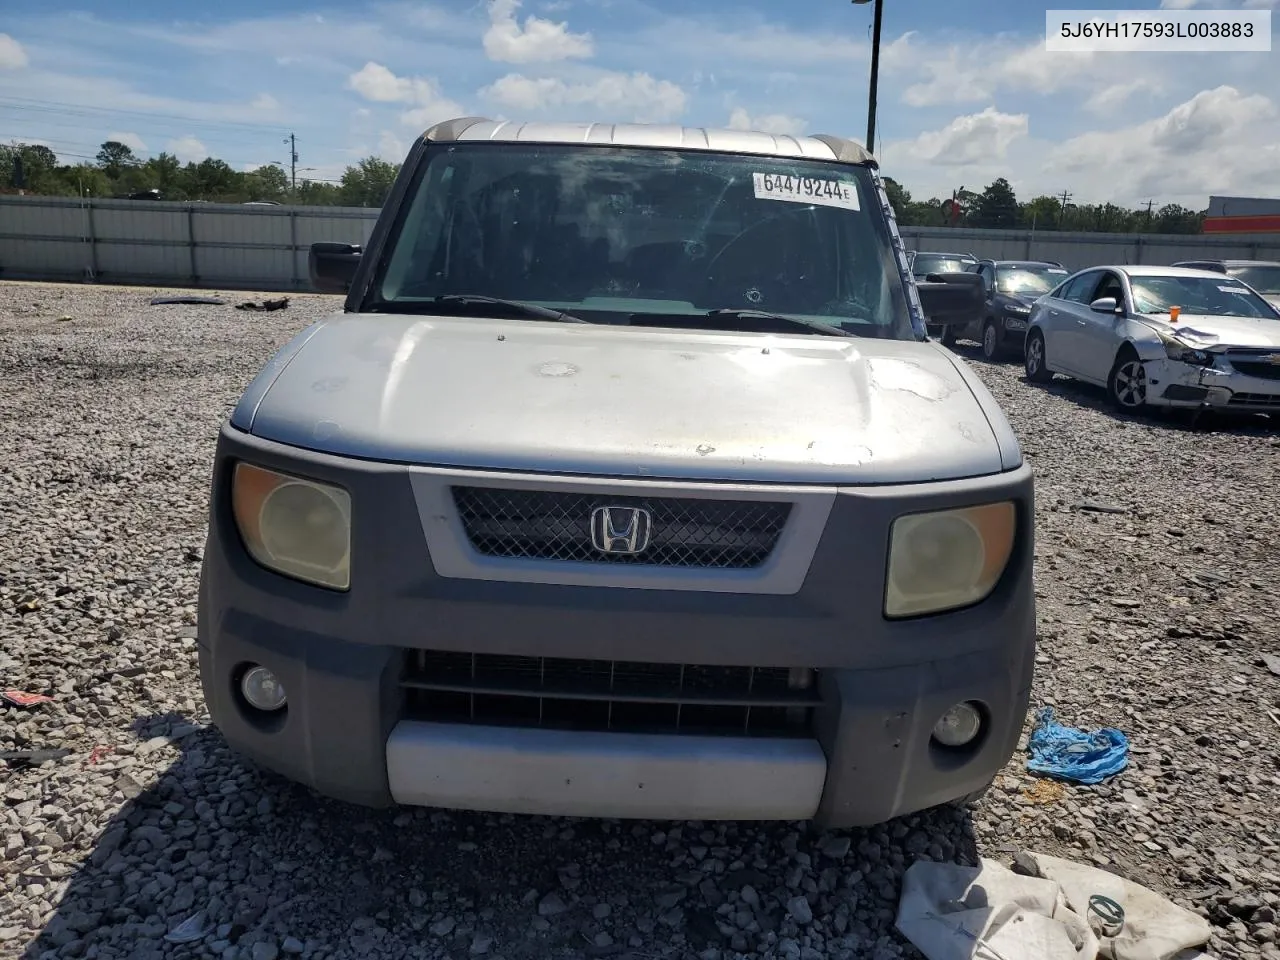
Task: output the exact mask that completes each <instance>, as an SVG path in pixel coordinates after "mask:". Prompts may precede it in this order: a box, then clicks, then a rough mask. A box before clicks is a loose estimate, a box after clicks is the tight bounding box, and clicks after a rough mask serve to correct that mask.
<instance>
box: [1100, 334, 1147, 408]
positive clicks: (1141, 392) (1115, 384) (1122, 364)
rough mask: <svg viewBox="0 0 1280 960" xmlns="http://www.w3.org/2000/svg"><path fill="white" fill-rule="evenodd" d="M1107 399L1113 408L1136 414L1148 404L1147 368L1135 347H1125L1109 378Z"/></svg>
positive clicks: (1117, 357) (1118, 356)
mask: <svg viewBox="0 0 1280 960" xmlns="http://www.w3.org/2000/svg"><path fill="white" fill-rule="evenodd" d="M1107 397H1108V399H1110V401H1111V404H1112V406H1114V407H1116V409H1118V410H1124V411H1126V412H1128V413H1136V412H1137V411H1139V410H1141V409H1142V408H1143V407H1144V406H1146V404H1147V368H1146V365H1145V364H1143V362H1142V360H1141V358H1139V356H1138V354H1137V352H1136V351H1135V350H1134V349H1133V347H1130V346H1125V347H1123V348H1122V349H1121V350H1120V353H1119V354H1117V355H1116V362H1115V363H1114V364H1113V365H1112V367H1111V375H1110V376H1109V377H1107Z"/></svg>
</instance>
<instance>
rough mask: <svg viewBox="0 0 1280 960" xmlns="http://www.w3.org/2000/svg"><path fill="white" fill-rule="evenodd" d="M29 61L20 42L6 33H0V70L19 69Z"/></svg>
mask: <svg viewBox="0 0 1280 960" xmlns="http://www.w3.org/2000/svg"><path fill="white" fill-rule="evenodd" d="M29 62H30V61H29V59H28V57H27V51H26V50H24V49H22V44H20V43H19V42H18V41H17V40H15V39H13V37H11V36H9V35H8V34H7V33H0V70H21V69H22V68H23V67H25V66H26V65H27V64H28V63H29Z"/></svg>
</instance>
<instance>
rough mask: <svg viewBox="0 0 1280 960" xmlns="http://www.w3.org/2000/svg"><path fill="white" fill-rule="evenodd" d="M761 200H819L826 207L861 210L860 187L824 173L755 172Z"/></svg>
mask: <svg viewBox="0 0 1280 960" xmlns="http://www.w3.org/2000/svg"><path fill="white" fill-rule="evenodd" d="M751 177H752V181H753V183H754V185H755V193H756V199H757V200H786V201H789V202H791V203H816V204H819V205H820V206H824V207H842V208H843V209H845V210H861V209H862V208H861V207H860V206H859V205H858V188H857V187H856V186H854V185H853V184H852V183H842V182H841V181H839V180H825V179H823V178H821V177H793V176H791V175H789V174H785V173H753V174H752V175H751Z"/></svg>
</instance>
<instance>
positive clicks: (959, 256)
mask: <svg viewBox="0 0 1280 960" xmlns="http://www.w3.org/2000/svg"><path fill="white" fill-rule="evenodd" d="M915 255H916V256H917V257H950V258H951V259H952V260H972V261H973V262H974V263H977V262H978V258H977V257H975V256H974V255H973V254H972V253H943V252H942V251H941V250H917V251H915Z"/></svg>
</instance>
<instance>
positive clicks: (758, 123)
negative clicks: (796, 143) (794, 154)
mask: <svg viewBox="0 0 1280 960" xmlns="http://www.w3.org/2000/svg"><path fill="white" fill-rule="evenodd" d="M808 125H809V124H808V122H807V121H805V120H802V119H800V118H799V117H788V116H786V115H785V114H781V113H766V114H756V115H754V116H753V115H752V114H749V113H747V111H746V110H744V109H743V108H742V107H735V108H734V110H733V112H732V113H731V114H729V129H730V130H758V131H759V132H760V133H772V134H774V135H775V136H783V137H798V136H800V135H801V134H802V133H804V131H805V128H806V127H808Z"/></svg>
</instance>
